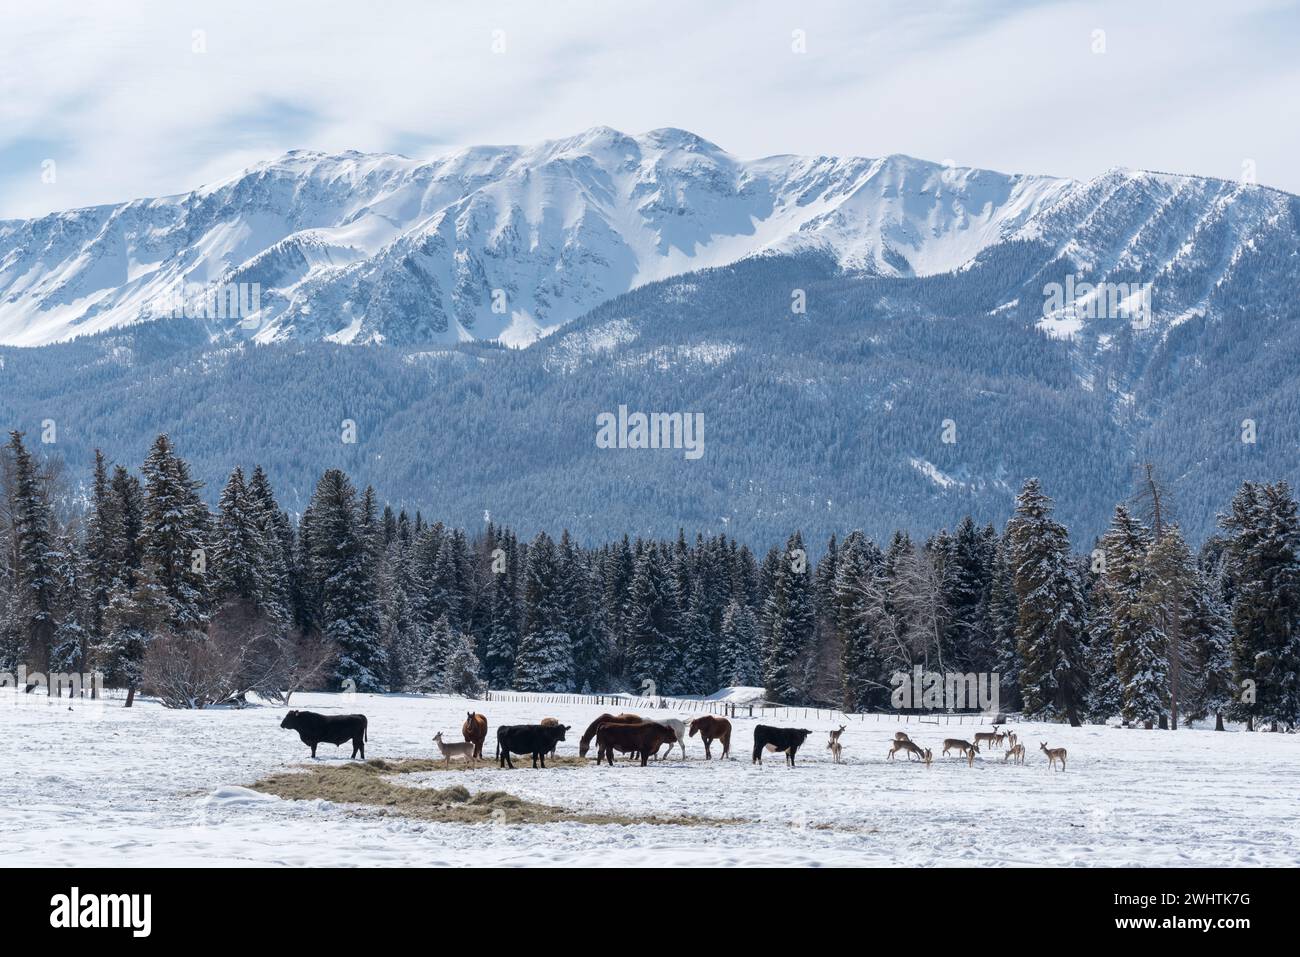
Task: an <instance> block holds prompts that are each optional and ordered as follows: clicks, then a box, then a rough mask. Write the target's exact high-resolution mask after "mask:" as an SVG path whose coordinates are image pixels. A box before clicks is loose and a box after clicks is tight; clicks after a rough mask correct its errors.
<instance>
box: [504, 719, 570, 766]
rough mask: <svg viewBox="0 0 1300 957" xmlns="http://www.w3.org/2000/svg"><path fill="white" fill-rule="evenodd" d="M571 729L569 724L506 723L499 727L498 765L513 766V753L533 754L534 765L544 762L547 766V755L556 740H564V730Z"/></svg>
mask: <svg viewBox="0 0 1300 957" xmlns="http://www.w3.org/2000/svg"><path fill="white" fill-rule="evenodd" d="M568 730H569V726H568V725H567V724H556V725H547V724H506V725H502V726H501V727H499V728H497V767H502V768H504V767H511V768H513V767H514V766H515V763H514V762H513V761H511V760H510V755H511V754H531V755H532V756H533V767H537V762H538V761H541V762H542V767H546V756H547V755H548V754H550V753H551V751H552V750H554V748H555V742H557V741H563V740H564V732H566V731H568Z"/></svg>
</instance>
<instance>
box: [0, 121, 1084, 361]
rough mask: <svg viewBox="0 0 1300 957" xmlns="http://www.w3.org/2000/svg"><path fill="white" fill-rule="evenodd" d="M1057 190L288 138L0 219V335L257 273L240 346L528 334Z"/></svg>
mask: <svg viewBox="0 0 1300 957" xmlns="http://www.w3.org/2000/svg"><path fill="white" fill-rule="evenodd" d="M1073 188H1074V184H1072V183H1070V182H1068V181H1065V180H1060V179H1055V178H1051V177H1034V176H1005V175H1003V174H1000V173H993V172H988V171H984V170H970V169H961V168H955V167H953V168H949V167H944V166H939V165H936V164H933V163H926V162H922V161H919V160H914V159H910V158H908V157H901V156H890V157H886V158H884V159H835V158H829V157H815V158H809V157H798V156H777V157H769V158H765V159H760V160H754V161H742V160H739V159H737V158H735V157H733V156H731V155H730V154H728V153H726V152H725V151H723V150H722V149H720V148H718V147H717V146H715V145H714V144H712V143H709V142H708V141H706V140H703V139H701V138H700V137H698V136H695V135H693V134H691V133H688V132H685V131H682V130H674V129H663V130H654V131H652V132H649V133H645V134H643V135H641V136H635V137H633V136H627V135H625V134H622V133H619V132H617V131H615V130H611V129H608V128H603V127H598V128H595V129H592V130H588V131H587V132H585V133H582V134H579V135H577V136H573V137H570V138H567V139H561V140H554V141H548V142H545V143H541V144H538V145H536V146H532V147H474V148H470V149H466V150H462V151H460V152H457V153H454V154H452V155H450V156H448V157H445V158H442V159H438V160H435V161H432V162H428V163H418V162H415V161H412V160H408V159H405V158H403V157H396V156H382V155H365V154H360V153H344V154H340V155H337V156H327V155H323V154H318V153H310V152H301V151H295V152H291V153H288V154H286V155H285V156H283V157H281V158H280V159H278V160H275V161H273V162H268V163H262V164H259V165H257V166H254V167H252V168H250V169H248V170H245V171H244V172H242V173H240V174H238V175H236V176H233V177H231V178H230V179H227V180H224V181H222V182H219V183H216V184H213V185H211V186H207V187H204V188H202V189H199V190H196V191H194V192H192V193H188V194H185V195H181V196H172V197H166V198H162V199H150V200H137V201H133V202H129V203H124V204H122V205H120V206H105V207H96V208H93V209H83V210H73V211H70V212H66V213H58V214H52V215H49V216H45V217H42V218H40V219H35V220H29V221H11V222H4V223H0V344H10V345H39V344H43V343H48V342H54V341H58V340H63V339H67V338H71V337H74V336H78V335H84V334H88V333H94V332H100V331H103V330H106V329H111V328H114V327H117V326H121V325H123V324H126V323H131V322H135V321H138V320H141V319H147V318H151V317H156V316H159V315H171V314H174V313H175V312H176V311H178V308H180V309H183V304H182V306H180V307H178V306H177V298H178V294H179V293H180V292H181V291H182V290H184V288H185V285H184V284H225V283H256V284H258V288H259V290H260V299H259V302H258V305H259V306H260V311H259V313H258V314H257V315H256V316H251V317H250V316H240V318H241V319H246V320H249V321H248V322H247V323H246V324H245V327H246V328H248V329H249V330H250V331H249V334H250V335H255V336H256V338H257V339H259V340H260V341H269V340H274V339H283V338H307V339H331V340H333V341H341V342H358V343H365V342H380V341H389V342H396V343H403V344H413V343H425V342H429V343H451V342H457V341H464V340H467V339H494V340H501V341H504V342H506V343H508V344H516V345H518V344H527V343H528V342H531V341H533V340H534V339H535V338H536V337H537V336H538V335H540V334H543V333H545V332H546V331H549V330H551V329H553V328H555V327H556V326H557V325H559V324H560V323H562V322H564V321H567V320H568V319H572V318H574V317H576V316H578V315H581V314H582V313H584V312H586V311H587V310H589V309H590V308H592V307H593V306H595V305H597V304H599V303H601V302H603V301H605V300H607V299H609V298H611V297H612V296H614V295H617V294H619V293H622V292H625V291H627V290H629V289H632V288H635V287H637V286H640V285H643V284H645V283H647V282H650V281H653V280H656V279H662V278H666V277H670V276H674V275H677V274H680V273H684V272H689V271H693V270H697V269H701V268H708V267H711V266H718V265H725V264H727V263H731V262H734V261H736V260H739V259H741V258H744V257H746V256H750V255H753V254H756V253H764V252H780V253H790V252H802V251H806V250H818V251H822V252H826V253H829V254H830V255H831V256H833V257H834V258H835V259H836V260H837V261H838V262H839V263H840V264H841V265H842V266H844V267H845V268H849V269H853V270H858V271H864V272H867V273H871V274H877V275H885V276H892V275H900V276H905V275H925V274H930V273H934V272H942V271H945V270H949V269H953V268H956V267H958V266H960V265H961V264H962V263H964V262H966V261H967V260H969V259H970V258H971V257H972V256H974V255H975V254H977V253H978V252H979V251H980V250H981V249H983V248H985V247H986V246H988V245H989V244H991V243H994V242H996V241H998V240H999V239H1001V238H1003V237H1005V236H1006V235H1008V234H1010V233H1011V232H1013V231H1015V230H1016V229H1019V228H1022V227H1023V226H1024V225H1025V224H1026V223H1027V222H1028V221H1029V220H1031V218H1032V217H1033V216H1034V214H1036V213H1038V212H1040V211H1041V210H1043V209H1044V208H1047V207H1049V206H1051V205H1053V204H1055V203H1057V202H1059V201H1060V200H1061V199H1062V198H1063V197H1065V196H1066V195H1068V194H1069V192H1070V191H1071V190H1072V189H1073ZM191 292H192V290H191ZM191 300H192V296H191ZM216 325H217V326H218V327H222V328H227V329H228V328H231V327H233V326H234V325H236V323H235V322H234V321H233V320H222V321H219V322H217V323H216Z"/></svg>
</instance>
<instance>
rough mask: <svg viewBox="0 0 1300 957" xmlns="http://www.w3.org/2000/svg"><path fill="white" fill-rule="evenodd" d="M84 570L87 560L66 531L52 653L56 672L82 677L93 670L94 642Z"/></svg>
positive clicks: (58, 556) (60, 545)
mask: <svg viewBox="0 0 1300 957" xmlns="http://www.w3.org/2000/svg"><path fill="white" fill-rule="evenodd" d="M83 570H84V558H83V556H82V555H81V553H80V550H79V546H78V544H77V539H76V536H75V535H73V534H72V533H71V532H70V531H64V532H63V533H62V534H60V535H59V537H58V540H57V542H56V545H55V558H54V574H55V577H56V579H57V581H58V590H57V596H56V600H57V606H56V607H57V615H58V623H57V624H56V625H55V629H54V644H53V647H52V649H51V653H50V671H51V672H53V673H62V674H77V675H80V674H84V673H86V672H87V671H89V668H88V664H89V658H90V645H91V641H90V632H89V629H87V628H86V626H85V623H84V622H85V618H86V611H87V607H88V604H89V601H88V595H87V589H86V587H85V575H84V571H83Z"/></svg>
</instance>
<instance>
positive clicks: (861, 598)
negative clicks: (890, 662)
mask: <svg viewBox="0 0 1300 957" xmlns="http://www.w3.org/2000/svg"><path fill="white" fill-rule="evenodd" d="M883 566H884V556H883V555H882V554H881V553H880V549H879V548H878V547H876V545H875V543H874V542H871V541H869V540H868V539H867V538H866V537H865V536H864V535H863V534H862V533H861V532H860V531H854V532H853V533H852V534H850V535H849V536H848V537H847V538H846V539H844V545H843V546H842V547H841V548H840V560H839V567H838V568H837V569H836V575H835V596H834V600H835V609H834V612H835V627H836V629H837V630H838V632H839V637H840V646H841V648H842V649H843V651H842V656H843V657H842V660H841V663H840V673H841V676H842V678H841V680H842V682H843V689H842V694H843V702H842V705H841V706H842V707H843V709H844V710H845V711H849V712H859V711H869V710H872V709H876V708H883V707H885V706H886V705H887V704H888V701H889V690H888V689H889V685H888V683H887V681H886V676H885V675H884V665H883V663H882V662H881V659H880V653H879V650H878V648H877V647H876V635H875V633H874V630H873V628H872V622H873V620H874V618H873V611H872V602H871V598H872V595H873V594H874V593H876V592H878V591H879V590H882V589H883V587H884V583H883Z"/></svg>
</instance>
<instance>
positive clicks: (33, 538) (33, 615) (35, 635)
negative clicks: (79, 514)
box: [8, 431, 59, 672]
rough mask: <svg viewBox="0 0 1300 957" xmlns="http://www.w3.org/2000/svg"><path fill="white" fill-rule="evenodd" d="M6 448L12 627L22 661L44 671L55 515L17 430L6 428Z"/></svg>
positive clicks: (52, 619)
mask: <svg viewBox="0 0 1300 957" xmlns="http://www.w3.org/2000/svg"><path fill="white" fill-rule="evenodd" d="M8 452H9V454H10V455H11V457H12V468H13V490H12V498H13V501H12V505H11V506H10V509H11V516H10V521H11V523H12V537H13V553H12V554H13V558H12V561H13V573H14V581H15V583H16V586H17V587H16V588H15V589H14V596H15V597H16V599H17V602H16V605H17V627H18V628H19V630H20V632H21V633H22V635H23V644H24V646H25V648H24V654H25V664H26V665H27V667H28V668H29V669H31V670H33V671H41V672H45V671H48V670H49V665H50V648H51V645H52V644H53V642H54V630H55V625H56V620H57V619H56V610H57V602H58V591H59V577H58V574H57V573H56V569H55V554H56V550H55V546H54V535H55V530H54V519H53V515H52V513H51V511H50V505H49V502H48V500H47V498H46V490H45V488H43V487H42V484H41V478H40V475H39V474H38V471H37V468H36V463H35V461H34V460H33V459H32V455H31V453H30V452H29V451H28V450H27V447H26V445H24V444H23V433H22V432H18V431H13V432H10V433H9V447H8Z"/></svg>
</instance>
